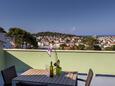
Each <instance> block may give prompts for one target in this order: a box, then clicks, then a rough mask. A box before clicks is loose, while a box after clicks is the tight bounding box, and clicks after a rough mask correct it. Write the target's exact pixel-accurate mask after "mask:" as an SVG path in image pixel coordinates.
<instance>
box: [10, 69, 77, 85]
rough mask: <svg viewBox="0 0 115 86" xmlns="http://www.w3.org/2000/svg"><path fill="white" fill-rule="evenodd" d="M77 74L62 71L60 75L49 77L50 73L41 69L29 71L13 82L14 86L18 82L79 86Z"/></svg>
mask: <svg viewBox="0 0 115 86" xmlns="http://www.w3.org/2000/svg"><path fill="white" fill-rule="evenodd" d="M77 75H78V73H77V72H65V71H62V73H61V74H60V75H54V77H50V76H49V71H47V70H41V69H29V70H27V71H25V72H24V73H22V74H21V75H20V76H18V77H16V78H14V79H13V80H12V86H16V83H18V82H21V81H22V82H29V83H30V82H31V83H38V84H47V85H48V86H50V85H54V86H77V80H76V79H77Z"/></svg>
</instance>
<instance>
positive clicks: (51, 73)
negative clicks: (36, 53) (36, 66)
mask: <svg viewBox="0 0 115 86" xmlns="http://www.w3.org/2000/svg"><path fill="white" fill-rule="evenodd" d="M53 76H54V69H53V65H52V61H51V63H50V77H53Z"/></svg>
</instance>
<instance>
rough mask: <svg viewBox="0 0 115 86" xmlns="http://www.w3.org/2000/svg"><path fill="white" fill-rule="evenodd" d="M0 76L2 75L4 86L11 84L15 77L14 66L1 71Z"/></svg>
mask: <svg viewBox="0 0 115 86" xmlns="http://www.w3.org/2000/svg"><path fill="white" fill-rule="evenodd" d="M1 74H2V77H3V80H4V84H6V85H7V84H11V83H12V79H13V78H15V77H17V74H16V70H15V66H11V67H9V68H6V69H4V70H2V71H1Z"/></svg>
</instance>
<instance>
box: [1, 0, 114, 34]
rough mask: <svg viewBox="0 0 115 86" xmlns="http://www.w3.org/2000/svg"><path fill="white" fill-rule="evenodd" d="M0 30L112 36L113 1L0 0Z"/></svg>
mask: <svg viewBox="0 0 115 86" xmlns="http://www.w3.org/2000/svg"><path fill="white" fill-rule="evenodd" d="M0 27H3V28H4V29H5V30H6V31H8V30H9V28H12V27H18V28H22V29H24V30H26V31H28V32H31V33H37V32H43V31H51V32H61V33H69V34H75V35H115V0H0Z"/></svg>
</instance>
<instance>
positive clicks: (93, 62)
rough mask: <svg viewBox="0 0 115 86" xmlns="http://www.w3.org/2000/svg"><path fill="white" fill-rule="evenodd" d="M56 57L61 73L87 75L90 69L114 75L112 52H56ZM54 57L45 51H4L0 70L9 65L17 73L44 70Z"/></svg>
mask: <svg viewBox="0 0 115 86" xmlns="http://www.w3.org/2000/svg"><path fill="white" fill-rule="evenodd" d="M57 55H58V58H59V59H60V63H61V64H60V65H61V67H62V70H63V71H78V72H79V73H87V71H88V70H89V68H92V69H93V71H94V73H95V74H103V75H115V52H114V51H75V50H66V51H64V50H59V51H58V50H57ZM55 57H56V56H55V52H52V53H51V57H50V56H49V55H48V53H47V50H30V49H4V50H0V70H1V69H4V68H6V67H8V66H10V65H15V66H16V70H17V72H19V73H20V72H23V71H25V70H27V69H29V68H35V69H46V68H48V67H49V65H50V62H51V61H53V62H55Z"/></svg>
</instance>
